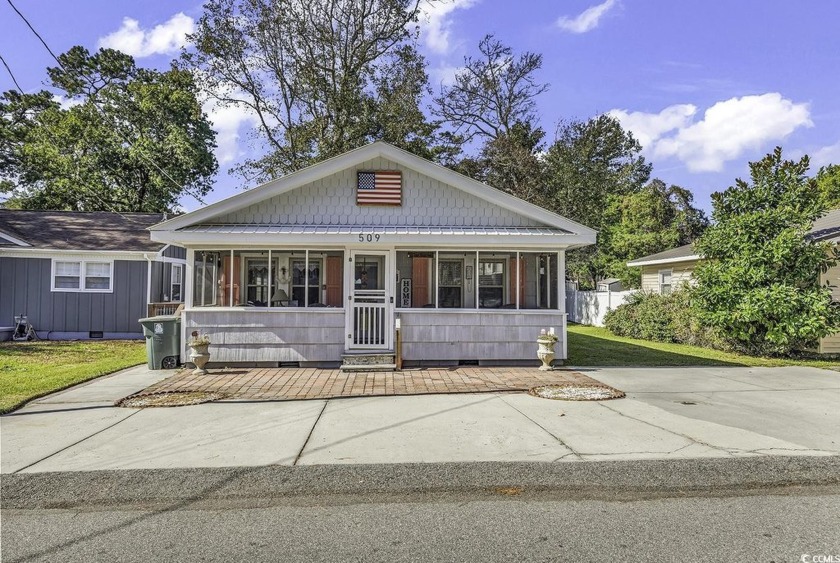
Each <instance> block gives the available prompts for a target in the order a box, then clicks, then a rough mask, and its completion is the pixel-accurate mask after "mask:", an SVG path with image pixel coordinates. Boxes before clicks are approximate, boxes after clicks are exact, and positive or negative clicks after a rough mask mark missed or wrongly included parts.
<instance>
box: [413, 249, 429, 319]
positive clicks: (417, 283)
mask: <svg viewBox="0 0 840 563" xmlns="http://www.w3.org/2000/svg"><path fill="white" fill-rule="evenodd" d="M431 265H432V259H431V258H427V257H420V256H415V257H413V258H412V259H411V306H412V307H423V306H424V305H427V304H429V303H434V301H431V300H430V299H429V275H430V273H431V269H432V268H431Z"/></svg>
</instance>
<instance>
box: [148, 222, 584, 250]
mask: <svg viewBox="0 0 840 563" xmlns="http://www.w3.org/2000/svg"><path fill="white" fill-rule="evenodd" d="M363 233H364V227H361V228H360V229H359V232H357V233H353V234H348V233H342V234H317V235H313V234H309V233H306V234H282V233H261V234H258V235H255V234H254V233H202V232H191V231H154V232H152V239H153V240H156V241H158V242H171V243H175V244H178V245H179V246H191V247H195V246H199V245H200V246H202V247H205V248H209V247H219V248H230V247H236V248H260V247H265V248H268V247H277V246H288V245H299V246H300V245H305V246H313V245H316V246H325V245H330V246H340V247H344V246H363V247H365V248H374V247H377V248H390V247H392V246H411V245H414V246H418V245H423V246H432V247H436V248H438V247H440V248H443V247H447V248H460V247H463V246H496V247H505V248H508V247H517V248H531V247H533V248H539V249H546V248H553V249H558V248H570V247H573V246H574V247H579V246H587V245H590V244H594V243H595V236H594V235H592V236H588V235H574V234H573V235H565V234H558V235H527V236H525V235H458V236H452V235H451V234H443V235H435V234H420V235H418V234H385V235H381V238H380V240H379V241H378V243H363V242H359V238H358V237H359V234H363Z"/></svg>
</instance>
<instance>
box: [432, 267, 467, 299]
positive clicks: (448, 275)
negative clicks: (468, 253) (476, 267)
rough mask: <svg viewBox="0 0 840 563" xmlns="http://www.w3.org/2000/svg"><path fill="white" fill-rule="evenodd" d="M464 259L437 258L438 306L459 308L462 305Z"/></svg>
mask: <svg viewBox="0 0 840 563" xmlns="http://www.w3.org/2000/svg"><path fill="white" fill-rule="evenodd" d="M463 296H464V260H463V259H458V258H439V259H438V307H441V308H444V309H446V308H455V309H460V308H462V307H463V306H464V305H463V303H464V301H463Z"/></svg>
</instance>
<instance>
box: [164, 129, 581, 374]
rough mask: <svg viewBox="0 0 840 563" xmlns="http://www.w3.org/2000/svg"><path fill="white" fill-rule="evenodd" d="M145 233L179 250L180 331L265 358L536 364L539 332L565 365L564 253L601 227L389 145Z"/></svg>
mask: <svg viewBox="0 0 840 563" xmlns="http://www.w3.org/2000/svg"><path fill="white" fill-rule="evenodd" d="M150 230H151V237H152V240H154V241H156V242H158V243H161V244H170V245H178V246H183V247H185V248H186V249H187V270H186V276H185V278H184V280H185V292H184V295H185V309H184V311H183V315H182V319H183V320H182V330H183V336H184V338H183V340H184V341H185V342H186V340H187V337H188V335H190V334H191V333H192V332H193V331H198V332H199V333H201V334H206V335H207V336H209V338H210V340H211V341H212V343H213V344H212V346H211V354H212V358H211V363H212V364H217V365H218V364H226V365H230V364H251V365H268V366H271V365H278V364H283V363H287V362H289V363H296V364H298V365H304V366H307V365H313V366H327V365H339V364H341V363H342V362H345V363H347V361H348V360H347V358H348V357H349V358H351V359H354V360H355V359H357V358H363V359H362V360H361V361H362V362H364V361H368V360H369V359H370V357H372V356H377V357H379V358H385V360H384V361H385V363H390V362H393V360H394V354H395V353H396V352H397V351H398V349H399V352H400V355H401V357H402V359H403V362H404V364H405V365H411V364H414V365H422V364H425V363H435V364H450V365H452V364H458V363H459V362H468V363H479V364H500V363H508V362H516V363H520V364H521V363H534V364H535V365H536V363H537V360H536V351H537V345H536V344H535V340H536V338H537V336H538V335H539V334H540V331H541V330H543V329H545V330H550V329H554V331H555V334H556V335H557V337H558V345H557V357H558V358H560V359H563V358H565V357H566V329H565V327H566V312H565V283H564V280H565V252H566V250H568V249H572V248H578V247H581V246H585V245H589V244H593V243H594V242H595V236H596V232H595V231H594V230H592V229H590V228H588V227H585V226H583V225H580V224H578V223H575V222H574V221H571V220H569V219H566V218H564V217H561V216H559V215H556V214H554V213H550V212H548V211H546V210H544V209H542V208H540V207H538V206H535V205H532V204H530V203H527V202H525V201H522V200H520V199H517V198H515V197H513V196H510V195H508V194H506V193H504V192H502V191H500V190H497V189H495V188H493V187H490V186H487V185H485V184H482V183H480V182H477V181H475V180H472V179H470V178H468V177H466V176H463V175H461V174H458V173H456V172H453V171H452V170H449V169H448V168H445V167H443V166H439V165H437V164H434V163H432V162H430V161H428V160H425V159H423V158H420V157H418V156H416V155H413V154H411V153H409V152H406V151H403V150H401V149H398V148H396V147H394V146H392V145H389V144H387V143H384V142H376V143H372V144H369V145H366V146H364V147H361V148H358V149H356V150H352V151H349V152H347V153H345V154H342V155H339V156H336V157H334V158H331V159H329V160H326V161H323V162H321V163H318V164H315V165H313V166H310V167H307V168H304V169H303V170H300V171H297V172H295V173H292V174H289V175H287V176H283V177H282V178H279V179H277V180H274V181H271V182H268V183H266V184H264V185H262V186H259V187H257V188H254V189H251V190H248V191H245V192H242V193H239V194H237V195H234V196H232V197H229V198H227V199H225V200H223V201H220V202H218V203H215V204H213V205H209V206H207V207H203V208H201V209H199V210H197V211H193V212H192V213H187V214H185V215H181V216H179V217H175V218H173V219H170V220H168V221H165V222H163V223H161V224H159V225H155V226H153V227H151V229H150ZM396 326H399V335H400V338H399V341H397V339H396V337H395V333H396V331H395V328H396ZM183 354H184V355H183V356H182V360H186V359H187V358H186V350H184V351H183ZM371 361H373V360H371Z"/></svg>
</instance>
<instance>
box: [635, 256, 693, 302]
mask: <svg viewBox="0 0 840 563" xmlns="http://www.w3.org/2000/svg"><path fill="white" fill-rule="evenodd" d="M698 260H700V257H699V256H697V253H695V252H694V247H693V246H692V245H690V244H686V245H683V246H678V247H677V248H671V249H669V250H665V251H663V252H657V253H656V254H651V255H650V256H643V257H642V258H637V259H635V260H631V261H630V262H627V265H628V266H630V267H633V268H641V269H642V291H648V292H651V293H659V294H663V295H666V294H668V293H671V290H672V289H676V288H678V287H680V285H682V283H683V282H688V283H691V280H692V277H691V276H692V273H693V272H694V268H695V267H696V266H697V261H698Z"/></svg>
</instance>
